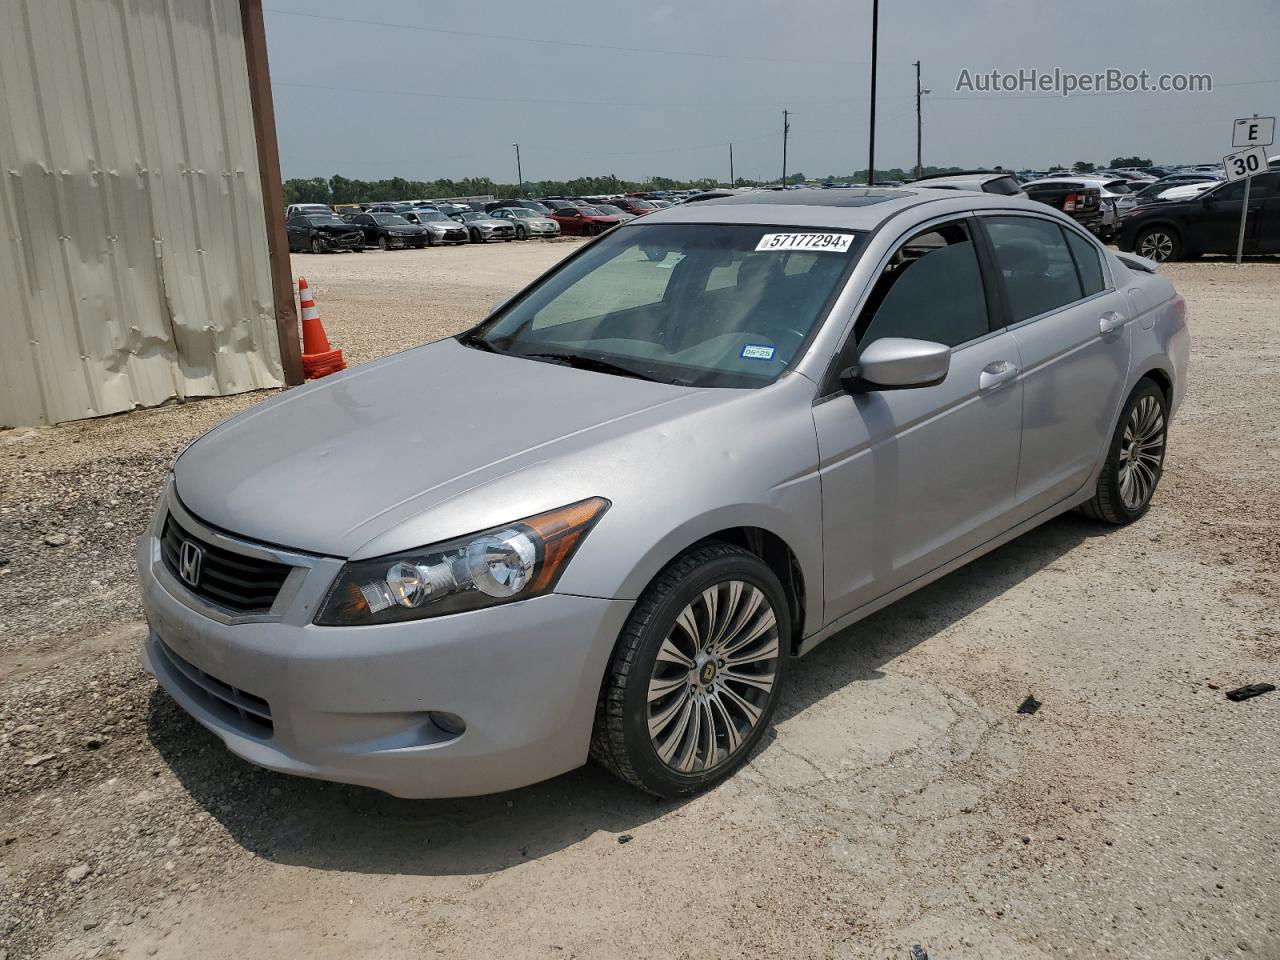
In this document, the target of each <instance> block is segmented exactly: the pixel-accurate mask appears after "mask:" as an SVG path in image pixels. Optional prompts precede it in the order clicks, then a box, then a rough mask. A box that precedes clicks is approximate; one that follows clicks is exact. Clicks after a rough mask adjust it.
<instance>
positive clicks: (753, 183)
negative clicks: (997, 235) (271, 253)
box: [284, 167, 957, 206]
mask: <svg viewBox="0 0 1280 960" xmlns="http://www.w3.org/2000/svg"><path fill="white" fill-rule="evenodd" d="M955 169H957V168H956V167H925V168H924V173H925V174H926V175H927V174H931V173H946V172H948V171H951V170H955ZM914 175H915V171H914V170H902V169H900V168H897V167H895V168H893V169H891V170H877V171H876V180H877V181H884V180H909V179H911V178H912V177H914ZM807 179H808V178H806V177H805V175H804V174H803V173H794V174H788V175H787V182H788V183H804V182H805V181H806V180H807ZM866 180H867V171H866V170H861V171H855V172H854V173H850V174H844V175H836V174H830V175H828V176H827V177H824V178H823V179H822V182H824V183H859V182H861V183H866ZM776 182H777V181H776V180H773V181H766V180H748V179H745V178H743V177H738V178H737V180H735V181H734V186H737V187H759V186H767V185H768V184H769V183H776ZM722 185H723V181H721V180H717V179H716V178H715V177H703V178H702V179H698V180H676V179H672V178H671V177H649V178H648V179H646V180H624V179H622V178H620V177H617V176H614V175H612V174H610V175H609V176H602V177H577V178H575V179H573V180H527V181H525V182H524V183H523V184H515V183H497V182H496V181H494V180H490V179H489V178H488V177H465V178H463V179H461V180H407V179H405V178H404V177H389V178H387V179H385V180H356V179H352V178H349V177H344V176H341V175H340V174H334V175H333V176H332V177H329V178H328V179H327V180H326V179H325V178H324V177H306V178H295V179H292V180H286V181H285V182H284V202H285V203H327V204H329V205H330V206H334V205H336V204H339V203H377V202H379V201H387V200H419V199H434V198H441V197H480V196H493V197H497V198H499V199H507V198H512V197H519V196H526V197H585V196H593V195H595V194H616V193H628V192H646V191H650V190H710V189H713V188H715V187H719V186H722Z"/></svg>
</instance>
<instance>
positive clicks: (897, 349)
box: [840, 337, 951, 393]
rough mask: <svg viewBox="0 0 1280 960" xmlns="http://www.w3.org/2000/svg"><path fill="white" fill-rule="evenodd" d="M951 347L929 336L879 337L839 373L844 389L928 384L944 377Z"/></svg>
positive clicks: (857, 390)
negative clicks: (927, 337)
mask: <svg viewBox="0 0 1280 960" xmlns="http://www.w3.org/2000/svg"><path fill="white" fill-rule="evenodd" d="M950 369H951V348H950V347H948V346H946V345H945V344H942V343H934V342H932V341H930V340H912V339H908V338H907V337H883V338H881V339H879V340H876V341H875V342H874V343H872V344H871V346H869V347H867V349H865V350H863V351H862V353H861V354H860V355H859V356H858V362H857V363H855V364H854V365H853V366H852V367H849V368H848V369H847V370H844V371H842V372H841V373H840V385H841V386H842V387H844V389H845V392H847V393H872V392H874V391H877V390H910V389H912V388H913V387H932V386H934V385H936V384H939V383H941V382H942V381H943V380H945V379H946V378H947V371H948V370H950Z"/></svg>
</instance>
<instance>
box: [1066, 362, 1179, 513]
mask: <svg viewBox="0 0 1280 960" xmlns="http://www.w3.org/2000/svg"><path fill="white" fill-rule="evenodd" d="M1168 434H1169V402H1168V400H1166V399H1165V395H1164V391H1163V390H1161V389H1160V387H1159V386H1158V385H1157V384H1156V383H1155V382H1154V381H1153V380H1150V379H1143V380H1142V381H1141V382H1139V384H1138V386H1137V387H1135V388H1134V391H1133V393H1131V394H1130V395H1129V399H1128V401H1127V402H1126V403H1125V405H1124V409H1123V410H1122V411H1121V413H1120V422H1119V424H1117V426H1116V432H1115V435H1114V436H1113V437H1112V438H1111V446H1110V447H1109V448H1108V449H1107V461H1106V463H1105V464H1103V466H1102V473H1101V475H1100V476H1099V477H1098V488H1097V490H1096V491H1095V492H1094V495H1093V499H1092V500H1089V501H1087V502H1086V503H1084V504H1083V505H1081V507H1080V509H1081V511H1082V512H1083V513H1084V514H1085V515H1086V516H1089V517H1092V518H1093V519H1094V520H1099V521H1102V522H1103V523H1113V524H1116V525H1121V524H1126V523H1132V522H1133V521H1134V520H1137V519H1138V518H1139V517H1141V516H1142V515H1143V514H1144V513H1146V512H1147V509H1148V508H1149V507H1150V506H1151V497H1152V495H1153V494H1154V493H1155V492H1156V485H1157V484H1158V483H1159V482H1160V475H1161V474H1162V473H1163V472H1164V453H1165V443H1166V441H1167V439H1168Z"/></svg>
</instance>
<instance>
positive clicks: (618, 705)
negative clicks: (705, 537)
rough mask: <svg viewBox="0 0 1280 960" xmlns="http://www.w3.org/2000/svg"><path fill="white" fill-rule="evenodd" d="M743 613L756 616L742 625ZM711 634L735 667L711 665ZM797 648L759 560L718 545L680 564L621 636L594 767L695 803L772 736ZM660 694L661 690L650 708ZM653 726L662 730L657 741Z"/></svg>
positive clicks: (607, 682) (782, 602)
mask: <svg viewBox="0 0 1280 960" xmlns="http://www.w3.org/2000/svg"><path fill="white" fill-rule="evenodd" d="M708 596H711V597H713V598H714V599H715V609H718V610H719V611H720V618H719V619H717V618H716V617H715V616H714V613H713V610H712V607H711V606H709V605H708V603H707V602H706V598H707V597H708ZM753 604H755V606H754V607H753V606H752V605H753ZM743 611H748V612H749V615H748V616H746V617H745V618H743V619H742V620H741V622H740V623H735V620H736V617H734V616H733V615H734V614H738V615H741V614H742V613H743ZM709 614H710V615H709ZM685 624H692V628H693V629H692V630H690V629H689V628H688V627H687V626H685ZM770 624H772V625H771V626H770ZM711 626H718V627H719V629H720V632H723V633H724V634H725V636H724V637H723V639H722V640H721V641H720V642H719V643H718V644H717V643H715V642H713V643H712V644H711V646H710V651H711V652H713V653H714V652H719V653H721V654H722V655H727V656H721V657H715V658H709V657H708V656H707V652H708V648H707V645H706V642H705V641H706V640H707V634H710V635H711V639H712V640H713V641H714V639H715V632H713V631H712V630H711V629H709V627H711ZM761 631H762V632H761ZM753 633H755V634H756V636H755V637H754V639H747V640H745V641H744V642H745V646H744V647H740V648H738V649H737V650H734V649H733V647H732V644H733V642H734V640H735V639H736V640H739V641H742V640H743V638H750V636H751V634H753ZM699 636H701V638H702V642H701V643H700V644H699V643H698V637H699ZM790 637H791V618H790V613H789V607H788V605H787V600H786V595H785V594H784V592H783V589H782V585H781V584H780V583H779V582H778V578H777V577H775V576H774V574H773V571H772V570H770V569H769V568H768V566H766V565H765V563H764V562H763V561H762V560H760V558H759V557H757V556H755V555H754V554H752V553H748V552H747V551H746V550H743V549H741V548H740V547H735V546H733V545H731V544H728V543H721V542H711V543H707V544H704V545H702V546H700V547H695V548H693V549H691V550H689V551H687V552H686V553H684V554H682V555H680V556H679V557H677V558H676V559H675V560H673V561H672V562H671V563H670V564H668V565H667V567H666V568H665V569H664V570H663V571H662V572H661V573H660V574H658V576H657V577H656V578H654V580H653V582H652V583H650V584H649V586H648V587H647V588H646V589H645V591H644V593H643V594H642V595H641V597H640V599H639V600H638V601H637V602H636V606H635V609H634V610H632V612H631V616H630V617H629V618H628V619H627V622H626V625H625V626H624V627H623V628H622V632H621V634H620V635H619V637H618V642H617V644H616V646H615V647H614V651H613V656H612V658H611V659H610V662H609V667H608V669H607V671H606V672H605V677H604V683H603V684H602V686H601V690H600V700H599V702H598V703H597V706H596V721H595V727H594V729H593V731H592V734H591V757H592V759H594V760H595V761H596V762H598V763H600V764H602V765H603V766H605V767H606V768H607V769H608V770H610V771H611V772H612V773H613V774H614V775H615V776H617V777H619V778H620V779H622V780H625V781H626V782H627V783H630V784H632V785H633V786H635V787H639V788H640V789H641V790H645V791H647V792H649V793H652V794H655V795H657V796H660V797H682V796H688V795H690V794H694V793H697V792H699V791H701V790H705V789H707V788H708V787H710V786H712V785H713V784H715V783H718V782H719V781H721V780H723V779H724V778H725V777H728V776H729V775H730V774H732V773H733V772H734V771H735V770H737V769H738V768H739V767H741V766H742V765H743V764H744V763H745V762H746V760H747V758H748V757H749V756H750V755H751V751H752V749H753V748H754V747H755V745H756V744H757V743H758V742H759V741H760V738H761V737H762V736H763V735H764V732H765V730H766V729H768V727H769V722H770V720H771V718H772V716H773V711H774V709H775V708H776V707H777V703H778V697H779V694H780V691H781V690H782V686H783V681H784V679H785V674H786V667H787V660H788V658H789V656H790V649H789V645H790ZM726 646H727V648H728V649H727V650H726ZM730 652H731V653H730ZM770 652H772V656H769V654H770ZM660 653H661V654H663V656H662V658H661V660H660V659H659V654H660ZM744 656H745V657H751V658H752V660H751V661H744V662H742V663H740V664H739V665H738V668H737V669H736V670H735V669H734V668H733V667H732V663H733V660H734V659H735V658H740V657H744ZM678 657H683V661H681V660H679V659H677V658H678ZM726 662H728V663H729V664H730V666H729V667H726V666H725V664H726ZM739 677H746V678H747V680H746V681H744V680H742V679H738V678H739ZM765 682H767V683H768V688H767V689H763V685H764V683H765ZM651 684H654V685H657V688H658V689H659V690H662V691H663V692H661V693H660V694H659V695H657V696H656V697H655V698H654V699H653V700H652V701H651V700H650V687H651ZM741 704H745V707H744V706H742V705H741ZM651 718H652V720H653V721H655V722H657V723H659V724H660V725H659V726H658V727H657V732H656V733H655V734H653V735H651V734H650V722H651ZM708 720H710V722H709V723H708ZM704 730H705V731H708V733H707V734H705V735H704ZM660 751H661V753H660ZM663 753H665V754H666V755H667V758H666V759H664V758H663V756H662V754H663Z"/></svg>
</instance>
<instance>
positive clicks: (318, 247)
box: [311, 237, 324, 253]
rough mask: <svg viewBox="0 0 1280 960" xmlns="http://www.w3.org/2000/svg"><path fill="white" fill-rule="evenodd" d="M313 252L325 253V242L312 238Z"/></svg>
mask: <svg viewBox="0 0 1280 960" xmlns="http://www.w3.org/2000/svg"><path fill="white" fill-rule="evenodd" d="M311 252H312V253H324V243H323V241H321V239H320V238H319V237H312V238H311Z"/></svg>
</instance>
